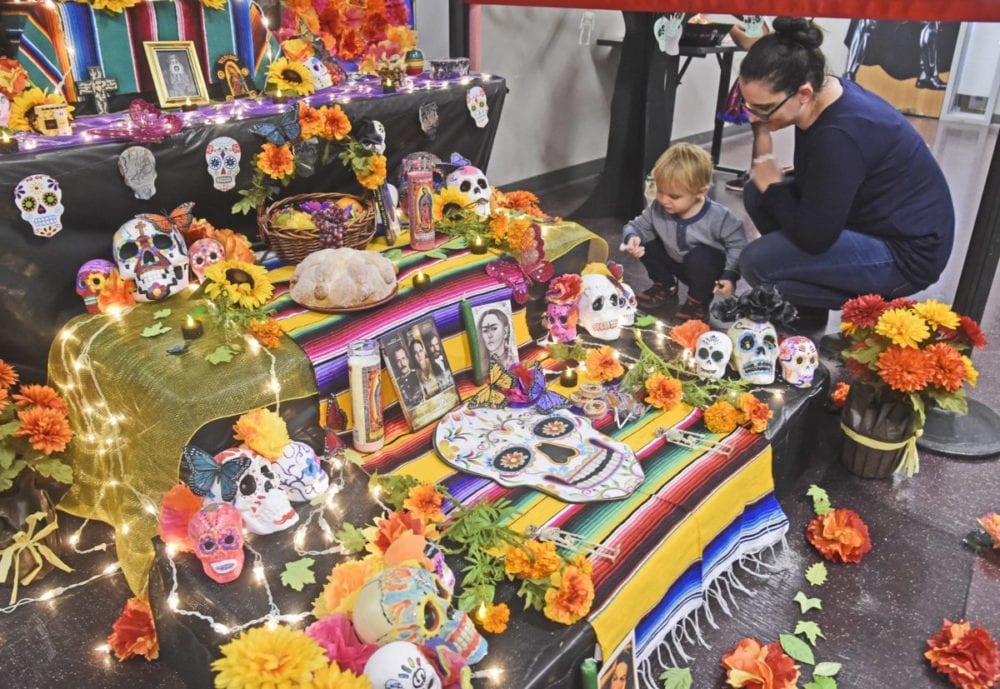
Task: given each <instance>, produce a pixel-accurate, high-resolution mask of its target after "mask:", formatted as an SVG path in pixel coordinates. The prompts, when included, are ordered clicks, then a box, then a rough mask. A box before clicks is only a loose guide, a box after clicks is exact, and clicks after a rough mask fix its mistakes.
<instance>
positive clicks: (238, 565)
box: [188, 502, 244, 584]
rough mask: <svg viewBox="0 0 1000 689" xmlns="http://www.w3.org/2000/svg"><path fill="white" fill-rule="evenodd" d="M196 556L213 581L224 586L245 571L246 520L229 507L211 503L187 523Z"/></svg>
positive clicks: (225, 504) (228, 505)
mask: <svg viewBox="0 0 1000 689" xmlns="http://www.w3.org/2000/svg"><path fill="white" fill-rule="evenodd" d="M188 535H189V536H190V537H191V542H192V543H194V548H195V555H197V556H198V559H199V560H201V566H202V568H203V569H204V570H205V574H206V575H208V576H209V577H210V578H211V579H212V580H213V581H217V582H218V583H220V584H225V583H228V582H230V581H233V580H234V579H237V578H239V576H240V573H241V572H242V571H243V558H244V556H243V518H242V517H241V516H240V512H239V510H237V509H236V508H235V507H233V506H232V505H230V504H228V503H218V502H210V503H208V504H206V505H205V506H204V507H202V508H201V509H200V510H198V512H197V513H196V514H195V515H194V517H193V518H192V519H191V521H190V523H188Z"/></svg>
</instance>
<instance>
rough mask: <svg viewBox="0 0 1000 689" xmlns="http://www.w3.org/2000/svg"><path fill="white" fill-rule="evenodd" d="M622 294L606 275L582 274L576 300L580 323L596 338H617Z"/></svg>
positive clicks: (620, 323)
mask: <svg viewBox="0 0 1000 689" xmlns="http://www.w3.org/2000/svg"><path fill="white" fill-rule="evenodd" d="M624 302H625V298H624V295H623V294H622V293H621V292H619V291H618V287H617V286H615V283H613V282H612V281H611V280H610V279H609V278H608V277H607V276H606V275H601V274H600V273H591V274H589V275H584V276H583V293H582V294H581V295H580V299H579V300H578V301H577V302H576V304H577V307H579V309H580V325H581V326H582V327H583V329H584V330H586V331H587V332H588V333H590V334H591V335H593V336H594V337H596V338H597V339H598V340H607V341H610V340H617V339H618V336H619V335H620V334H621V331H622V306H623V305H624Z"/></svg>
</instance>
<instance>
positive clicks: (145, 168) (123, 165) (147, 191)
mask: <svg viewBox="0 0 1000 689" xmlns="http://www.w3.org/2000/svg"><path fill="white" fill-rule="evenodd" d="M118 172H120V173H121V175H122V177H124V178H125V186H127V187H128V188H129V189H131V190H132V192H133V193H134V194H135V197H136V198H137V199H141V200H143V201H145V200H147V199H150V198H152V197H153V196H154V195H155V194H156V156H154V155H153V152H152V151H150V150H149V149H148V148H145V147H144V146H129V147H128V148H126V149H125V150H124V151H122V152H121V155H119V156H118Z"/></svg>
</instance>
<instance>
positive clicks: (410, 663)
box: [365, 641, 442, 689]
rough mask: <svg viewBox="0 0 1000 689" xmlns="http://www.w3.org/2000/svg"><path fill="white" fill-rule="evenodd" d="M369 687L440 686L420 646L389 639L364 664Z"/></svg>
mask: <svg viewBox="0 0 1000 689" xmlns="http://www.w3.org/2000/svg"><path fill="white" fill-rule="evenodd" d="M365 676H366V677H368V679H369V680H370V681H371V684H372V689H441V687H442V685H441V678H440V677H438V674H437V671H435V670H434V666H433V665H431V664H430V662H429V661H428V660H427V658H425V657H424V654H423V653H421V651H420V649H419V648H418V647H417V646H415V645H414V644H411V643H410V642H409V641H392V642H390V643H387V644H386V645H385V646H383V647H382V648H380V649H378V650H377V651H375V653H373V654H372V656H371V658H369V659H368V662H367V663H366V664H365Z"/></svg>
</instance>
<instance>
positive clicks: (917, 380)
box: [875, 347, 933, 392]
mask: <svg viewBox="0 0 1000 689" xmlns="http://www.w3.org/2000/svg"><path fill="white" fill-rule="evenodd" d="M875 367H876V368H877V369H878V374H879V375H880V376H881V377H882V380H884V381H885V382H886V383H888V385H889V387H890V388H892V389H893V390H895V391H897V392H919V391H920V390H923V389H924V388H925V387H927V384H928V383H929V382H930V380H931V375H932V374H933V370H932V367H931V364H930V362H929V361H928V360H927V356H926V355H925V354H924V351H923V350H922V349H913V348H911V347H889V348H888V349H887V350H885V351H884V352H882V353H881V354H879V355H878V361H877V362H876V363H875Z"/></svg>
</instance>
